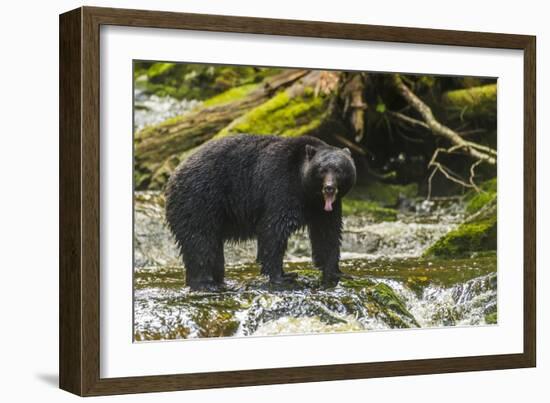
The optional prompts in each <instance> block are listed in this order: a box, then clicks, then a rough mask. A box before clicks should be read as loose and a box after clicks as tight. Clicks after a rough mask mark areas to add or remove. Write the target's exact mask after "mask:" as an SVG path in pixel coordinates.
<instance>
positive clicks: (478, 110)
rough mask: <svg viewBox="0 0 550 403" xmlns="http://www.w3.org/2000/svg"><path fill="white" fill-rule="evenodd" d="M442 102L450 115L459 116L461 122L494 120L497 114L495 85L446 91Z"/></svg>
mask: <svg viewBox="0 0 550 403" xmlns="http://www.w3.org/2000/svg"><path fill="white" fill-rule="evenodd" d="M442 100H443V105H444V106H445V107H446V108H447V109H448V110H449V111H450V113H451V114H456V115H459V116H460V117H461V118H462V119H463V120H468V119H475V118H479V117H483V118H484V119H487V118H492V119H494V118H496V114H497V102H496V101H497V85H496V84H487V85H480V86H477V87H471V88H464V89H460V90H454V91H448V92H446V93H445V94H443V97H442Z"/></svg>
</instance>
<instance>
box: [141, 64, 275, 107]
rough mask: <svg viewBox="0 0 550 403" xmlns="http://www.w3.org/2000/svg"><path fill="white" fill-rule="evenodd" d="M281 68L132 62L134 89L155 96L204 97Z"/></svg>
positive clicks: (249, 81) (247, 82)
mask: <svg viewBox="0 0 550 403" xmlns="http://www.w3.org/2000/svg"><path fill="white" fill-rule="evenodd" d="M279 71H280V69H271V68H257V67H247V66H217V65H206V64H188V63H151V62H135V63H134V79H135V85H136V87H137V88H140V89H142V90H144V91H145V92H146V93H149V94H155V95H158V96H172V97H174V98H177V99H183V98H186V99H197V100H205V99H208V98H211V97H213V96H215V95H218V94H221V93H223V92H225V91H228V90H229V89H231V88H234V87H241V86H245V85H248V84H253V83H259V82H261V81H262V80H263V79H264V78H266V77H268V76H271V75H274V74H277V73H278V72H279Z"/></svg>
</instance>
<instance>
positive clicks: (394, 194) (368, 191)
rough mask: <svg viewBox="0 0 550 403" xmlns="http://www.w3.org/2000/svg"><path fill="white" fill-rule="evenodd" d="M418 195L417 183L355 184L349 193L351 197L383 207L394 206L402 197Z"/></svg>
mask: <svg viewBox="0 0 550 403" xmlns="http://www.w3.org/2000/svg"><path fill="white" fill-rule="evenodd" d="M417 195H418V185H417V184H416V183H410V184H407V185H396V184H391V183H382V182H371V183H369V184H368V185H366V186H356V187H355V188H354V189H353V190H352V191H351V192H350V194H349V197H350V198H352V199H358V200H369V201H371V202H376V203H378V204H379V205H380V206H384V207H396V206H397V205H398V204H399V201H400V200H401V199H402V198H407V199H412V198H414V197H416V196H417Z"/></svg>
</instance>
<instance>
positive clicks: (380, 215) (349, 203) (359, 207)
mask: <svg viewBox="0 0 550 403" xmlns="http://www.w3.org/2000/svg"><path fill="white" fill-rule="evenodd" d="M342 213H343V214H344V216H353V215H362V216H368V217H370V218H371V219H372V221H376V222H379V221H396V220H397V210H395V209H392V208H386V207H382V206H380V204H378V203H376V202H373V201H369V200H361V199H351V198H344V199H343V201H342Z"/></svg>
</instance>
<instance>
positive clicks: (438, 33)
mask: <svg viewBox="0 0 550 403" xmlns="http://www.w3.org/2000/svg"><path fill="white" fill-rule="evenodd" d="M102 25H119V26H131V27H149V28H171V29H186V30H202V31H216V32H227V33H252V34H269V35H287V36H302V37H316V38H333V39H352V40H358V41H362V40H368V41H381V42H402V43H416V44H435V45H450V46H469V47H470V46H474V47H484V48H499V49H519V50H523V52H524V100H523V103H524V111H523V113H524V134H523V135H524V221H523V223H524V224H523V225H524V245H523V251H524V268H523V276H524V277H523V279H524V289H523V296H524V306H523V315H524V324H523V343H524V347H523V353H521V354H504V355H490V356H468V357H455V358H441V359H421V360H407V361H392V362H379V363H378V362H375V363H359V364H357V363H354V364H343V365H322V366H307V367H292V368H276V369H254V370H239V371H226V372H210V373H193V374H173V375H158V376H139V377H127V378H101V377H100V336H99V335H100V315H99V290H100V277H99V264H100V260H99V245H100V236H101V234H100V229H99V228H100V225H99V220H100V213H99V204H100V197H99V190H100V172H99V159H100V147H99V138H100V137H99V130H100V127H99V113H100V112H99V111H100V105H99V99H100V98H99V91H100V84H99V82H100V81H99V72H100V64H99V63H100V62H99V60H100V58H99V52H100V49H99V48H100V41H99V35H100V26H102ZM535 52H536V50H535V37H534V36H526V35H511V34H497V33H481V32H461V31H447V30H436V29H419V28H402V27H390V26H374V25H355V24H339V23H328V22H313V21H294V20H276V19H265V18H249V17H228V16H218V15H201V14H183V13H171V12H158V11H143V10H122V9H109V8H95V7H82V8H78V9H76V10H73V11H69V12H67V13H65V14H62V15H61V16H60V256H59V258H60V277H59V279H60V280H59V281H60V283H59V286H60V288H59V289H60V294H59V302H60V316H59V321H60V344H59V354H60V355H59V362H60V387H61V388H62V389H64V390H67V391H69V392H72V393H75V394H77V395H81V396H93V395H110V394H120V393H139V392H160V391H170V390H186V389H199V388H217V387H232V386H248V385H262V384H280V383H297V382H313V381H328V380H342V379H357V378H370V377H387V376H399V375H419V374H435V373H449V372H460V371H481V370H496V369H508V368H526V367H533V366H535V363H536V347H535V343H536V310H535V301H536V294H535V292H536V290H535V275H536V264H535V263H536V262H535V252H536V249H535V248H536V246H535V243H536V242H535V241H536V239H535V237H536V219H535V207H536V205H535V203H536V189H535V186H536V185H535V179H536V173H535V166H536V163H535V111H536V105H535V88H536V85H535V83H536V82H535Z"/></svg>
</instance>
